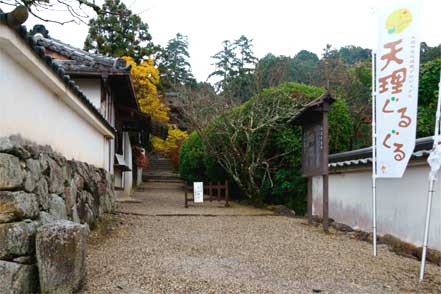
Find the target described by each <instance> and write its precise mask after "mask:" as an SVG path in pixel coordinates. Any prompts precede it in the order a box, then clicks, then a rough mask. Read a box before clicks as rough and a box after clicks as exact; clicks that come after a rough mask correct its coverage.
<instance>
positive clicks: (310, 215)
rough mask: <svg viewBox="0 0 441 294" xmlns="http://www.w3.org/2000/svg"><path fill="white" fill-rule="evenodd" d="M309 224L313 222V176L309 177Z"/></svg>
mask: <svg viewBox="0 0 441 294" xmlns="http://www.w3.org/2000/svg"><path fill="white" fill-rule="evenodd" d="M308 224H312V177H308Z"/></svg>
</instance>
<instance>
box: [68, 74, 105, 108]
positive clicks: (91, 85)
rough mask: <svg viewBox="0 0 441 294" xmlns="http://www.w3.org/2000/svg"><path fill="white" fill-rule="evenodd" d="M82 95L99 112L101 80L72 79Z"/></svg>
mask: <svg viewBox="0 0 441 294" xmlns="http://www.w3.org/2000/svg"><path fill="white" fill-rule="evenodd" d="M74 80H75V83H76V84H77V85H78V86H79V87H80V89H81V91H82V92H83V93H84V95H86V96H87V98H89V100H90V102H92V104H93V105H94V106H95V108H96V109H98V110H100V111H101V80H100V79H74Z"/></svg>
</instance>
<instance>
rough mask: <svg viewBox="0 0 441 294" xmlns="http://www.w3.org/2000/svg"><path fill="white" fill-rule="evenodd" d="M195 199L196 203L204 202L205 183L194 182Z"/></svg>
mask: <svg viewBox="0 0 441 294" xmlns="http://www.w3.org/2000/svg"><path fill="white" fill-rule="evenodd" d="M193 197H194V203H202V202H204V183H203V182H194V183H193Z"/></svg>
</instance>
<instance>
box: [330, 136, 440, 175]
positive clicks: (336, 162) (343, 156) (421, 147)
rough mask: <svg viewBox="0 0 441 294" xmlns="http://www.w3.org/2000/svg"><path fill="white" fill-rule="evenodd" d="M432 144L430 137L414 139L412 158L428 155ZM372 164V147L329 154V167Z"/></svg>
mask: <svg viewBox="0 0 441 294" xmlns="http://www.w3.org/2000/svg"><path fill="white" fill-rule="evenodd" d="M432 145H433V139H432V137H424V138H419V139H417V140H416V143H415V150H414V152H413V153H412V158H424V157H426V156H429V154H430V152H431V150H432ZM366 164H372V147H368V148H363V149H358V150H353V151H348V152H342V153H336V154H332V155H330V156H329V165H328V166H329V167H331V168H343V167H347V166H356V165H366Z"/></svg>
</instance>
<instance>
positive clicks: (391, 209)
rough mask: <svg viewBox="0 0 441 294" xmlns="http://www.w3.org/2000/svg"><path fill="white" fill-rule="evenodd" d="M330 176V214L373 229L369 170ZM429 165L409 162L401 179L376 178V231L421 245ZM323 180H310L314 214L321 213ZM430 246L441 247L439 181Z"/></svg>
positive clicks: (440, 188)
mask: <svg viewBox="0 0 441 294" xmlns="http://www.w3.org/2000/svg"><path fill="white" fill-rule="evenodd" d="M340 171H341V173H332V174H330V175H329V217H331V218H333V219H335V220H336V221H337V222H340V223H344V224H347V225H349V226H351V227H353V228H356V229H360V230H363V231H369V232H371V231H372V228H371V227H372V224H371V223H372V177H371V170H370V169H362V170H358V171H355V172H354V171H352V172H350V171H346V172H345V171H344V170H340ZM428 172H429V168H428V166H427V164H425V163H421V162H420V163H415V162H414V163H412V164H411V165H410V166H409V167H408V168H407V170H406V172H405V174H404V177H403V178H401V179H377V230H378V234H380V235H384V234H392V235H394V236H396V237H398V238H400V239H401V240H403V241H406V242H409V243H413V244H415V245H416V246H421V245H422V241H423V236H424V223H425V216H426V205H427V190H428ZM322 199H323V198H322V180H321V177H315V178H314V179H313V214H315V215H322ZM429 247H431V248H435V249H438V250H441V184H440V182H438V183H437V184H436V193H435V195H434V198H433V206H432V217H431V226H430V239H429Z"/></svg>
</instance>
